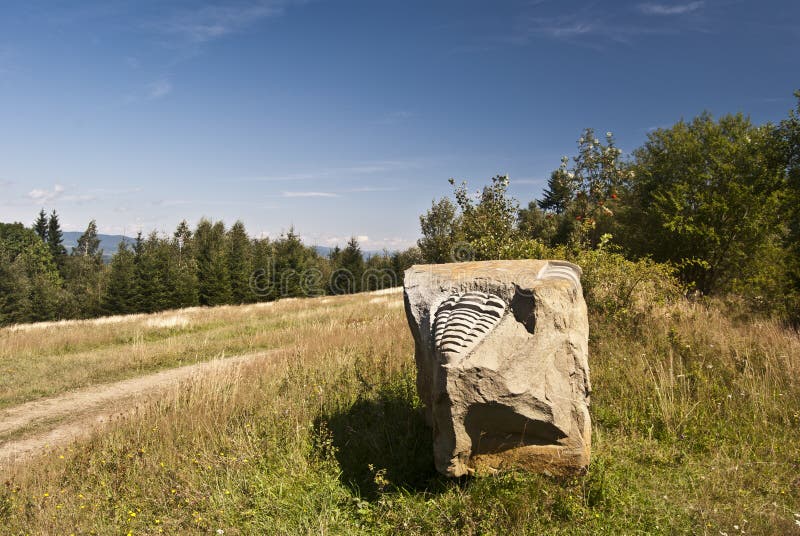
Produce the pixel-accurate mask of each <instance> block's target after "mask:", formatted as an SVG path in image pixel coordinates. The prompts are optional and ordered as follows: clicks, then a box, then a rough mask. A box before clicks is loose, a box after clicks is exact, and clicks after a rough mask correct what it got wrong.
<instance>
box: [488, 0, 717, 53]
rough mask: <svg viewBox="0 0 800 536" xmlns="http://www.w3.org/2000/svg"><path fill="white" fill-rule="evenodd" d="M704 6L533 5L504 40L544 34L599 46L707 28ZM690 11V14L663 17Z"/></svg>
mask: <svg viewBox="0 0 800 536" xmlns="http://www.w3.org/2000/svg"><path fill="white" fill-rule="evenodd" d="M704 5H705V4H704V2H703V1H700V0H697V1H692V2H689V3H682V4H669V3H656V2H646V3H641V4H638V5H636V6H634V7H633V8H623V7H616V6H608V5H606V4H602V5H600V4H599V3H592V4H587V5H585V6H583V7H581V8H580V9H577V10H574V11H571V12H565V11H554V10H553V9H545V8H544V7H542V8H539V7H537V8H534V9H531V10H529V12H528V13H527V15H521V16H519V17H518V18H517V25H516V28H515V30H514V31H513V32H512V33H511V34H510V35H509V36H506V37H504V40H505V42H507V43H512V44H516V45H527V44H529V43H530V42H531V40H532V38H535V37H545V38H550V39H557V40H562V41H571V42H574V43H579V44H584V45H588V46H592V47H595V48H602V47H603V45H604V43H607V42H617V43H625V44H630V43H632V42H633V41H634V40H635V39H636V38H637V37H641V36H647V35H669V34H679V33H681V32H684V31H707V29H705V28H704V27H703V25H704V24H706V23H707V20H706V19H705V18H703V17H702V16H700V14H701V9H702V8H703V6H704ZM690 13H691V14H692V16H691V17H688V16H687V17H681V18H677V19H676V18H674V17H673V18H667V17H665V16H666V15H673V16H677V15H682V14H687V15H688V14H690ZM658 15H660V17H659V16H658ZM666 20H669V21H670V22H669V23H667V22H666Z"/></svg>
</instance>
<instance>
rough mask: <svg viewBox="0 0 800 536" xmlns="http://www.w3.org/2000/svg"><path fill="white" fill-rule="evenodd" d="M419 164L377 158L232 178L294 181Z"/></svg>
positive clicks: (415, 166) (411, 166) (416, 162)
mask: <svg viewBox="0 0 800 536" xmlns="http://www.w3.org/2000/svg"><path fill="white" fill-rule="evenodd" d="M420 165H421V162H420V161H417V160H377V161H371V162H370V161H368V162H362V163H356V164H353V165H351V166H334V167H330V168H327V169H320V170H315V171H307V172H299V173H286V174H278V175H260V176H252V177H239V178H237V179H234V180H238V181H242V182H283V181H285V182H294V181H313V180H328V179H335V178H341V177H352V176H354V175H379V174H388V173H392V172H396V171H400V170H404V169H413V168H417V167H419V166H420Z"/></svg>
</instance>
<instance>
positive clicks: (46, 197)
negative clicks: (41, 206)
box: [28, 184, 64, 203]
mask: <svg viewBox="0 0 800 536" xmlns="http://www.w3.org/2000/svg"><path fill="white" fill-rule="evenodd" d="M63 193H64V187H63V186H61V185H60V184H55V185H53V189H52V190H47V189H41V188H34V189H33V190H31V191H30V192H28V198H29V199H31V200H33V201H36V202H37V203H49V202H50V201H54V200H56V199H58V198H59V197H61V195H62V194H63Z"/></svg>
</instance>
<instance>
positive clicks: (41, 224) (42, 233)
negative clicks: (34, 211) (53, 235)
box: [33, 209, 47, 242]
mask: <svg viewBox="0 0 800 536" xmlns="http://www.w3.org/2000/svg"><path fill="white" fill-rule="evenodd" d="M33 230H34V231H36V234H37V235H39V238H41V239H42V242H47V213H46V212H45V211H44V209H41V210H40V211H39V216H38V217H37V218H36V221H35V222H33Z"/></svg>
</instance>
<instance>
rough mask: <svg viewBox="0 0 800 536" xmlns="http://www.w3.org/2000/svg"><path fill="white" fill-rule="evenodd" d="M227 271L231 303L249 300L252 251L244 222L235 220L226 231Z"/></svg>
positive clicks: (250, 294) (250, 295)
mask: <svg viewBox="0 0 800 536" xmlns="http://www.w3.org/2000/svg"><path fill="white" fill-rule="evenodd" d="M228 243H229V245H228V271H229V272H230V278H231V298H232V299H233V303H245V302H246V301H251V297H252V292H251V291H250V276H251V275H252V273H253V251H252V246H251V244H250V239H249V238H248V236H247V231H246V230H245V227H244V224H243V223H242V222H241V221H237V222H236V223H234V224H233V227H231V229H230V231H228Z"/></svg>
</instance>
